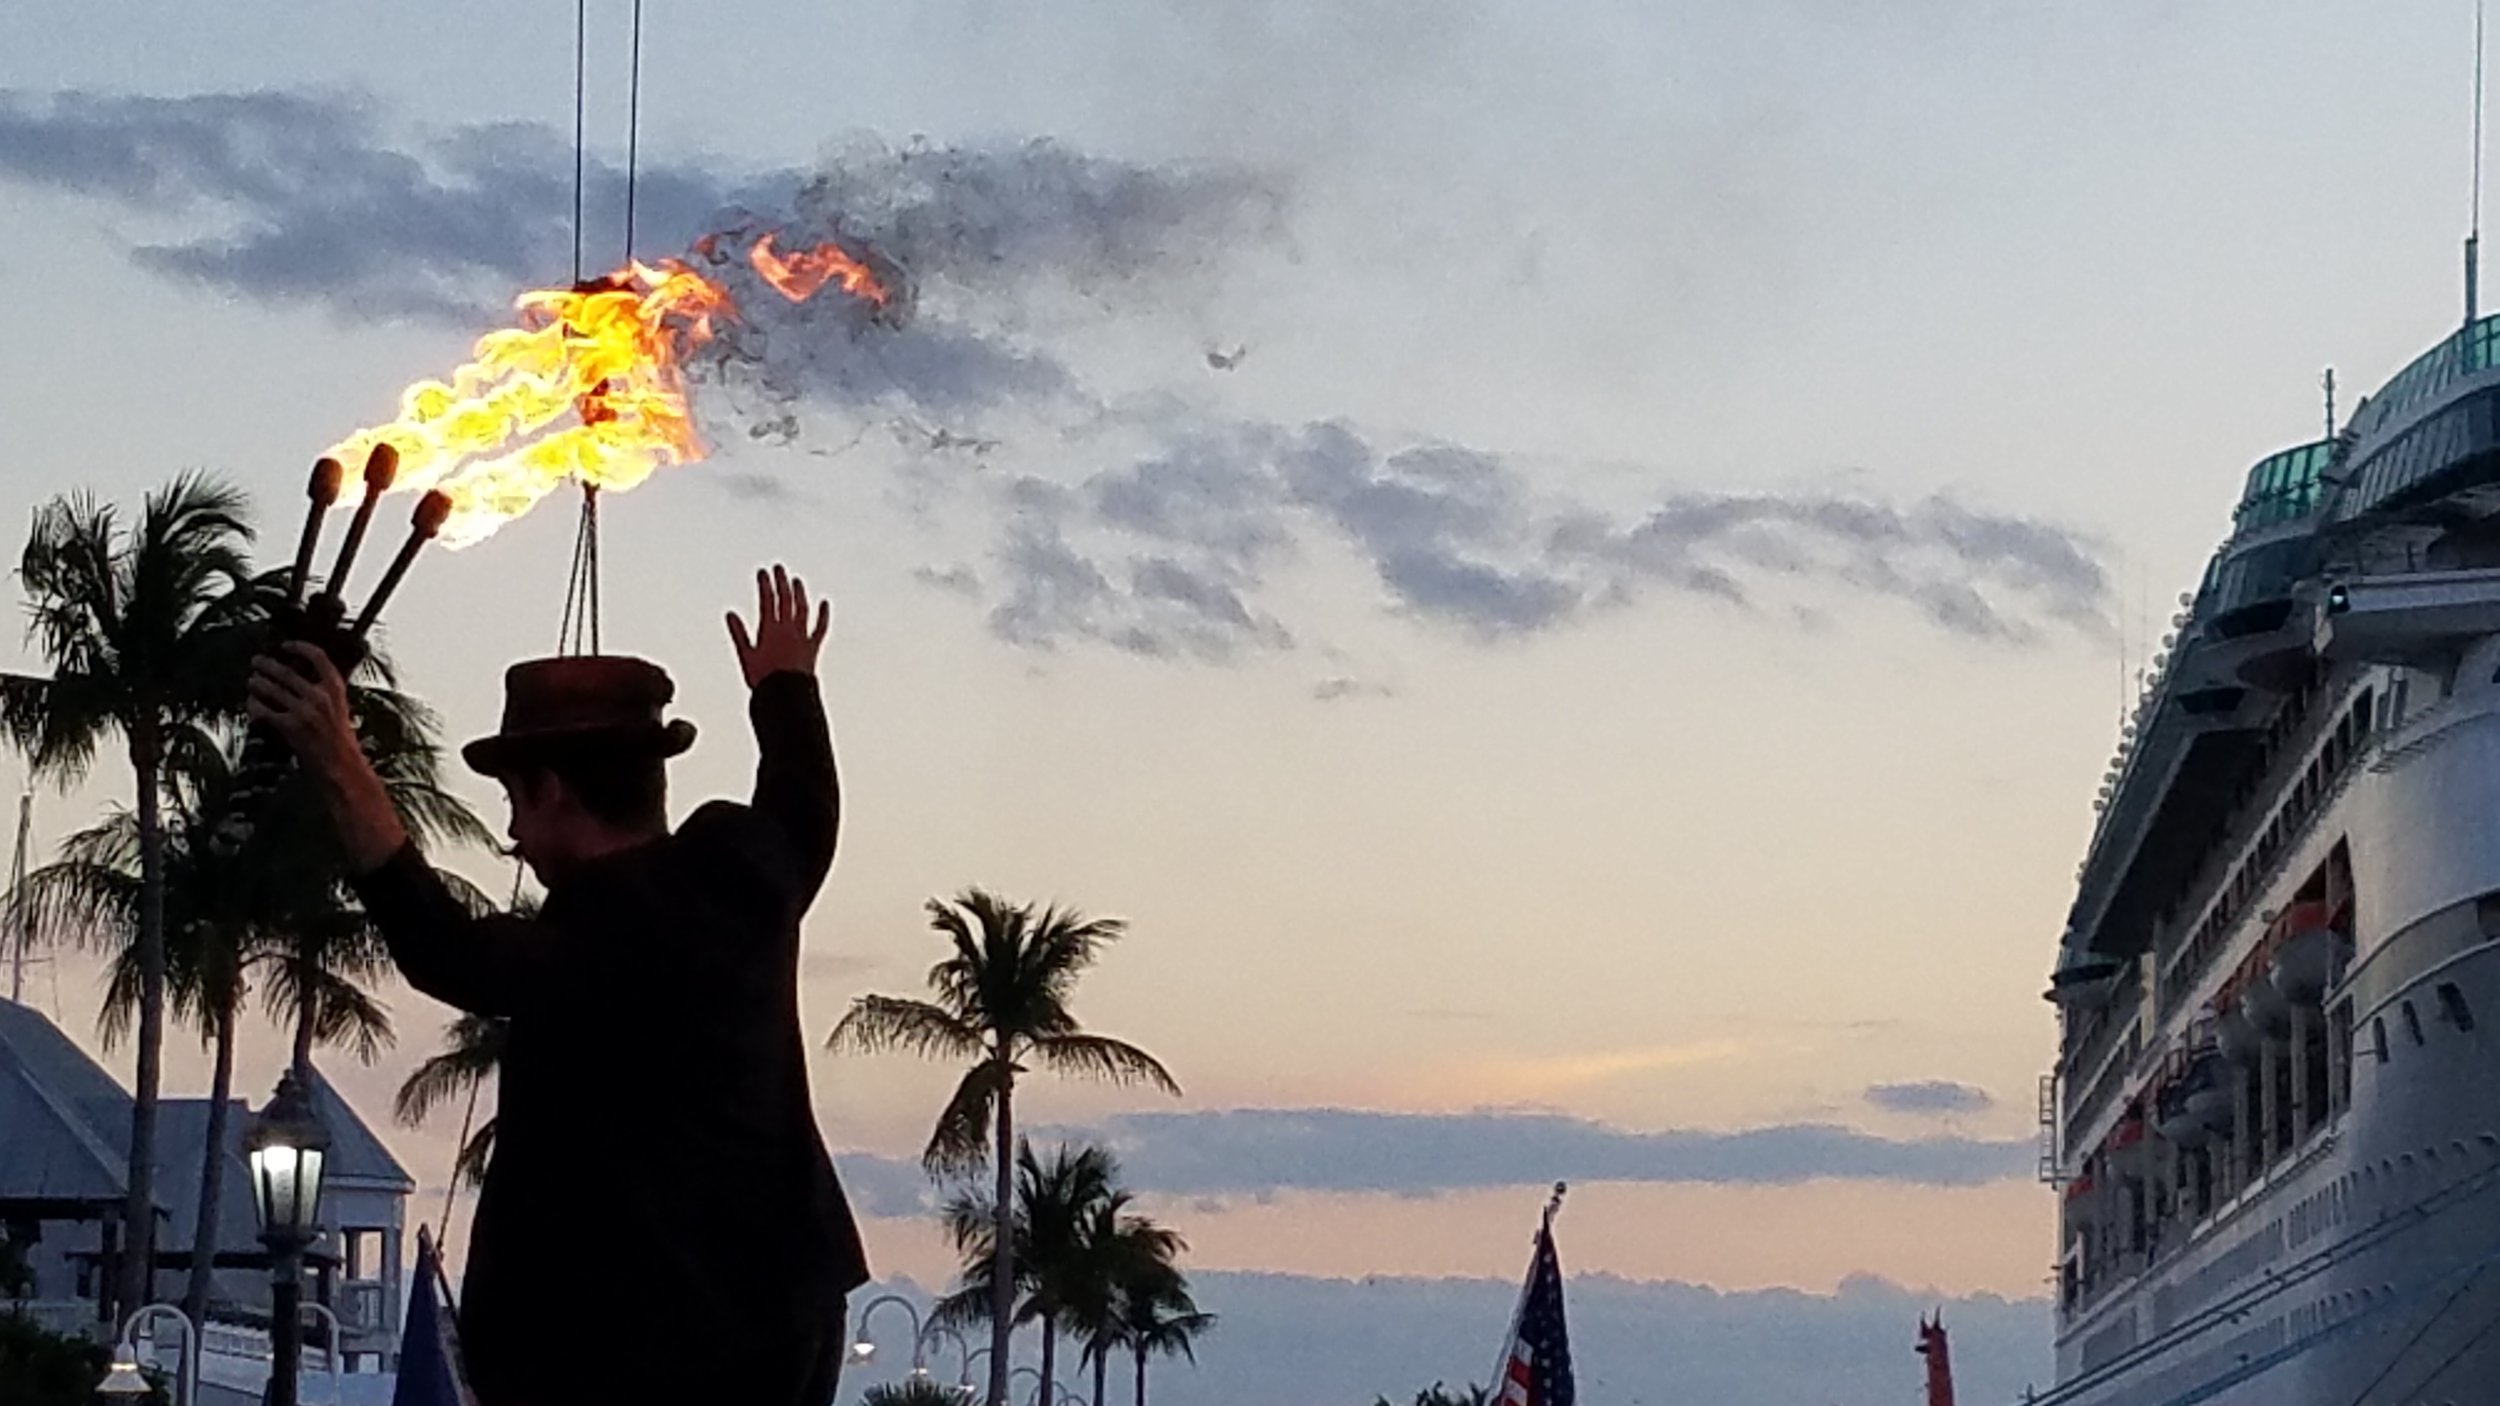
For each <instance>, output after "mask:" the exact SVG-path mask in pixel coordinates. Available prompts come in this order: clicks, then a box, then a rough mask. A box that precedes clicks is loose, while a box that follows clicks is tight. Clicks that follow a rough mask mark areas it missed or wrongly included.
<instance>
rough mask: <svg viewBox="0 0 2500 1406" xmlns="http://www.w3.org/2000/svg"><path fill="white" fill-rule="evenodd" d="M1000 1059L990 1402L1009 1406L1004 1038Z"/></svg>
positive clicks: (1009, 1217)
mask: <svg viewBox="0 0 2500 1406" xmlns="http://www.w3.org/2000/svg"><path fill="white" fill-rule="evenodd" d="M996 1057H997V1059H998V1062H999V1065H1000V1067H1001V1068H1002V1069H1004V1070H1006V1074H1005V1076H1004V1077H1003V1078H1002V1079H1000V1081H999V1087H998V1218H997V1220H996V1221H994V1222H992V1225H991V1230H992V1233H993V1234H995V1235H996V1236H997V1237H998V1239H997V1242H996V1245H995V1249H996V1251H997V1253H996V1255H995V1256H994V1258H995V1259H996V1260H997V1263H998V1270H997V1274H996V1276H995V1282H993V1283H992V1284H991V1285H990V1396H989V1403H990V1406H1007V1367H1008V1362H1007V1347H1008V1344H1009V1342H1010V1341H1012V1340H1013V1338H1014V1336H1015V1327H1016V1233H1015V1232H1016V1111H1015V1099H1016V1076H1015V1071H1014V1068H1013V1066H1012V1065H1011V1064H1010V1062H1009V1060H1008V1058H1007V1047H1006V1043H1005V1042H1004V1041H1001V1042H1000V1044H999V1048H998V1054H997V1056H996Z"/></svg>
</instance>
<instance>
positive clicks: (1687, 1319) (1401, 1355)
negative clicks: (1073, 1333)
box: [843, 1159, 2051, 1406]
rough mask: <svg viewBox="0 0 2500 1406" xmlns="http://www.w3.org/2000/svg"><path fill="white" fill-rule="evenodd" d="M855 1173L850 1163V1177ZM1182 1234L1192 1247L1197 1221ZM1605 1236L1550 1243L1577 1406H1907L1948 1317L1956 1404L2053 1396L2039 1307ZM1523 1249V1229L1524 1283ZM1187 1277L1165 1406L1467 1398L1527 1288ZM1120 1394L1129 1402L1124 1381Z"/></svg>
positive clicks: (1590, 1233)
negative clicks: (1658, 1254)
mask: <svg viewBox="0 0 2500 1406" xmlns="http://www.w3.org/2000/svg"><path fill="white" fill-rule="evenodd" d="M849 1167H850V1163H849V1161H848V1159H844V1161H843V1168H844V1174H845V1176H846V1177H847V1176H848V1174H849ZM1538 1200H1539V1198H1538V1197H1537V1196H1534V1195H1531V1196H1527V1197H1523V1198H1522V1206H1521V1223H1522V1225H1523V1227H1524V1226H1527V1225H1531V1224H1533V1222H1532V1221H1531V1220H1530V1217H1531V1216H1532V1215H1533V1213H1534V1207H1535V1205H1536V1204H1537V1203H1538ZM1180 1228H1181V1229H1182V1230H1183V1231H1186V1230H1187V1229H1188V1228H1189V1227H1188V1224H1187V1222H1185V1221H1184V1222H1182V1223H1181V1226H1180ZM1599 1234H1601V1228H1599V1227H1597V1226H1596V1225H1595V1223H1594V1222H1589V1223H1583V1222H1581V1221H1579V1220H1578V1219H1577V1218H1576V1216H1575V1214H1574V1212H1573V1210H1572V1208H1571V1207H1570V1206H1568V1205H1566V1206H1565V1207H1564V1209H1563V1214H1562V1217H1561V1219H1560V1221H1559V1222H1558V1223H1557V1226H1556V1238H1557V1241H1558V1243H1559V1246H1560V1253H1561V1255H1562V1261H1563V1268H1564V1271H1565V1274H1566V1275H1567V1279H1566V1283H1565V1289H1564V1294H1565V1297H1566V1299H1567V1300H1568V1304H1569V1310H1570V1317H1571V1349H1572V1360H1573V1369H1574V1375H1575V1376H1576V1378H1577V1380H1578V1384H1579V1387H1580V1391H1581V1395H1582V1399H1584V1400H1592V1401H1604V1402H1610V1403H1620V1404H1621V1406H1641V1403H1644V1402H1646V1403H1649V1404H1650V1406H1665V1403H1668V1402H1682V1401H1707V1402H1710V1403H1712V1406H1795V1403H1798V1402H1825V1401H1887V1400H1901V1401H1908V1400H1913V1399H1915V1398H1916V1394H1917V1391H1918V1387H1919V1384H1920V1383H1921V1382H1922V1381H1923V1380H1924V1377H1923V1376H1922V1373H1923V1372H1924V1371H1925V1368H1924V1367H1923V1366H1922V1365H1921V1364H1920V1361H1919V1359H1918V1358H1917V1357H1916V1356H1915V1355H1914V1354H1913V1353H1911V1351H1910V1341H1911V1338H1912V1329H1913V1326H1914V1325H1915V1323H1916V1322H1917V1320H1918V1319H1919V1318H1921V1317H1923V1316H1927V1315H1932V1314H1938V1313H1941V1315H1942V1317H1943V1319H1944V1323H1945V1326H1946V1328H1947V1329H1948V1330H1949V1331H1950V1332H1951V1333H1952V1335H1953V1368H1954V1379H1955V1386H1956V1387H1957V1388H1958V1389H1959V1391H1960V1392H1961V1397H1962V1399H1963V1400H1965V1401H1973V1402H1978V1403H1981V1404H1982V1406H1995V1403H1998V1402H2006V1401H2016V1400H2019V1399H2021V1397H2022V1394H2023V1389H2024V1388H2025V1387H2026V1386H2039V1385H2045V1384H2046V1383H2047V1382H2048V1381H2049V1380H2050V1371H2051V1363H2050V1350H2049V1342H2050V1331H2051V1322H2050V1313H2049V1307H2048V1303H2047V1301H2046V1300H2045V1299H2039V1298H2031V1299H2008V1298H2004V1297H2002V1296H2000V1295H1996V1294H1989V1293H1975V1294H1944V1293H1940V1292H1937V1291H1935V1290H1931V1289H1917V1288H1912V1287H1909V1286H1906V1285H1903V1284H1899V1283H1896V1282H1894V1281H1892V1280H1889V1279H1885V1278H1880V1277H1878V1276H1876V1275H1872V1274H1853V1275H1849V1276H1847V1277H1846V1278H1843V1279H1842V1280H1841V1281H1840V1282H1839V1283H1838V1284H1837V1285H1835V1286H1834V1287H1833V1289H1832V1290H1831V1292H1829V1293H1809V1292H1805V1291H1802V1290H1796V1289H1749V1290H1726V1289H1718V1288H1713V1287H1711V1286H1710V1285H1707V1284H1694V1283H1687V1282H1684V1281H1681V1280H1674V1279H1627V1278H1623V1277H1621V1276H1619V1275H1614V1274H1603V1273H1589V1272H1587V1271H1585V1270H1581V1269H1578V1268H1576V1266H1578V1265H1582V1264H1585V1263H1587V1260H1588V1257H1589V1254H1590V1249H1591V1246H1592V1243H1593V1241H1594V1240H1595V1239H1596V1238H1597V1236H1598V1235H1599ZM1526 1239H1527V1237H1526V1234H1525V1231H1524V1229H1523V1231H1522V1233H1521V1234H1520V1236H1519V1254H1520V1261H1521V1268H1522V1269H1524V1268H1525V1267H1526V1257H1527V1246H1526ZM1508 1243H1509V1242H1508V1241H1507V1240H1506V1241H1505V1242H1504V1244H1505V1245H1507V1244H1508ZM1188 1270H1189V1279H1190V1290H1191V1293H1192V1294H1193V1295H1194V1296H1195V1297H1196V1298H1197V1300H1198V1303H1199V1306H1200V1307H1201V1308H1203V1309H1205V1310H1206V1311H1208V1312H1210V1313H1213V1314H1214V1315H1216V1320H1217V1323H1216V1329H1215V1331H1214V1332H1213V1333H1211V1334H1209V1335H1208V1336H1206V1337H1204V1338H1202V1339H1201V1340H1200V1341H1199V1342H1198V1343H1197V1345H1196V1355H1195V1360H1194V1362H1193V1361H1191V1360H1189V1359H1179V1358H1175V1359H1171V1360H1168V1361H1158V1362H1157V1363H1156V1364H1155V1366H1154V1367H1153V1369H1152V1371H1153V1380H1152V1391H1151V1393H1150V1395H1151V1397H1152V1399H1153V1400H1155V1401H1158V1402H1162V1403H1164V1406H1237V1403H1240V1402H1245V1401H1311V1402H1326V1401H1341V1402H1360V1401H1368V1400H1371V1399H1373V1398H1375V1397H1383V1396H1385V1397H1387V1398H1388V1399H1390V1400H1392V1401H1409V1400H1412V1399H1413V1398H1414V1395H1415V1393H1416V1392H1417V1391H1419V1390H1421V1389H1423V1388H1424V1387H1426V1386H1429V1385H1431V1384H1432V1383H1433V1382H1435V1381H1439V1382H1443V1383H1445V1384H1448V1385H1451V1386H1458V1387H1464V1386H1466V1385H1468V1384H1471V1383H1475V1382H1480V1381H1482V1380H1484V1377H1485V1371H1486V1369H1487V1368H1488V1367H1489V1366H1491V1365H1492V1362H1491V1353H1490V1352H1489V1351H1488V1349H1487V1348H1486V1346H1485V1345H1486V1344H1487V1343H1496V1344H1498V1343H1499V1341H1500V1338H1501V1333H1502V1329H1503V1326H1504V1325H1505V1324H1507V1323H1508V1322H1509V1321H1510V1314H1511V1311H1512V1309H1513V1308H1514V1307H1515V1305H1516V1304H1517V1301H1518V1296H1519V1283H1518V1281H1517V1280H1516V1279H1514V1278H1509V1277H1486V1278H1461V1277H1448V1278H1426V1277H1423V1276H1416V1275H1387V1274H1372V1275H1365V1276H1363V1277H1361V1278H1359V1279H1340V1278H1327V1277H1323V1276H1318V1275H1303V1274H1275V1273H1254V1272H1244V1271H1241V1270H1227V1269H1221V1268H1205V1267H1201V1266H1198V1265H1196V1264H1191V1265H1189V1266H1188ZM936 1287H937V1288H939V1289H942V1288H944V1287H945V1286H943V1285H940V1286H936ZM888 1293H891V1294H897V1295H900V1296H901V1297H902V1298H903V1299H904V1300H905V1301H906V1302H908V1303H910V1304H912V1305H913V1306H914V1307H917V1308H919V1309H921V1310H923V1311H924V1312H925V1311H926V1310H927V1309H928V1308H929V1307H930V1305H931V1301H932V1299H933V1297H934V1290H933V1289H932V1287H931V1286H927V1285H922V1284H920V1283H917V1282H915V1281H914V1280H912V1279H910V1278H908V1277H897V1278H893V1279H888V1280H884V1281H881V1282H879V1283H876V1284H873V1285H868V1286H865V1287H863V1288H861V1289H860V1290H858V1291H857V1293H856V1294H855V1295H854V1296H853V1298H852V1302H853V1303H862V1302H866V1301H867V1300H869V1299H872V1298H876V1297H879V1296H881V1295H884V1294H888ZM903 1319H904V1316H903V1315H901V1314H894V1315H891V1316H879V1317H876V1318H873V1319H872V1320H871V1321H870V1324H869V1327H870V1328H871V1329H872V1330H873V1331H874V1332H875V1333H876V1334H877V1341H878V1342H879V1343H880V1345H881V1346H882V1347H883V1348H884V1350H883V1351H880V1352H879V1353H878V1354H877V1355H876V1357H875V1358H874V1359H873V1360H872V1361H871V1362H869V1363H868V1364H866V1365H864V1366H854V1367H851V1368H848V1369H846V1370H845V1371H844V1373H843V1380H844V1381H845V1382H846V1383H854V1384H856V1385H857V1386H860V1387H867V1386H872V1385H875V1384H877V1383H880V1382H891V1381H896V1380H899V1379H900V1378H901V1377H902V1376H903V1375H904V1374H905V1373H906V1372H907V1371H908V1370H909V1369H910V1366H911V1358H910V1355H909V1354H908V1353H907V1352H904V1351H902V1350H901V1349H902V1334H903V1331H904V1321H903ZM956 1351H957V1349H956V1348H955V1347H954V1345H953V1344H952V1343H951V1342H949V1341H947V1340H945V1339H939V1340H938V1341H937V1343H936V1344H934V1345H933V1346H932V1349H931V1355H930V1361H929V1366H930V1367H931V1368H932V1370H934V1371H935V1372H936V1374H937V1376H938V1378H939V1380H941V1381H951V1380H953V1378H954V1374H955V1372H956V1370H957V1365H958V1363H957V1358H956ZM1113 1390H1114V1392H1115V1393H1116V1392H1120V1391H1123V1390H1124V1388H1122V1387H1121V1386H1119V1385H1118V1382H1117V1379H1116V1378H1115V1380H1114V1385H1113ZM1116 1399H1120V1400H1126V1399H1127V1398H1126V1397H1125V1396H1120V1397H1117V1398H1116Z"/></svg>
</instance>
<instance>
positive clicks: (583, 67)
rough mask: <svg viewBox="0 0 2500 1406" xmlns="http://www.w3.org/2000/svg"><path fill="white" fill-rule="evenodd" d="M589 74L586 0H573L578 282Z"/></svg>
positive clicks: (575, 259)
mask: <svg viewBox="0 0 2500 1406" xmlns="http://www.w3.org/2000/svg"><path fill="white" fill-rule="evenodd" d="M589 74H590V0H573V281H574V282H575V283H579V282H581V281H582V168H583V164H584V161H583V152H584V140H583V137H584V125H583V124H584V117H583V112H584V92H585V90H586V85H587V83H588V80H589Z"/></svg>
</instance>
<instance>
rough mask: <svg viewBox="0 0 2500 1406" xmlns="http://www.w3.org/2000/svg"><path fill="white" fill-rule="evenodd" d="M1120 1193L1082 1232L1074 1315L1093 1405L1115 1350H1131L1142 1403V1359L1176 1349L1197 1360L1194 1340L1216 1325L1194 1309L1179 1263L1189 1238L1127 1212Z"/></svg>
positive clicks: (1140, 1403) (1100, 1396) (1209, 1316)
mask: <svg viewBox="0 0 2500 1406" xmlns="http://www.w3.org/2000/svg"><path fill="white" fill-rule="evenodd" d="M1125 1201H1126V1197H1125V1195H1122V1196H1121V1197H1119V1198H1117V1202H1118V1204H1113V1203H1106V1204H1105V1205H1104V1206H1102V1207H1100V1208H1098V1209H1097V1210H1096V1213H1095V1219H1094V1224H1093V1227H1092V1228H1091V1230H1090V1231H1089V1232H1088V1234H1087V1237H1086V1239H1087V1249H1088V1252H1089V1259H1090V1260H1091V1269H1090V1272H1089V1274H1088V1275H1087V1279H1086V1287H1087V1293H1086V1297H1085V1298H1084V1299H1083V1301H1082V1302H1080V1304H1079V1306H1078V1311H1077V1314H1076V1315H1075V1316H1076V1319H1077V1322H1078V1326H1079V1329H1080V1331H1081V1332H1083V1334H1084V1335H1085V1357H1086V1359H1087V1360H1088V1361H1090V1362H1092V1363H1093V1367H1094V1401H1095V1406H1102V1401H1103V1398H1104V1395H1105V1393H1106V1389H1107V1387H1108V1386H1109V1383H1108V1381H1107V1380H1106V1378H1107V1377H1108V1375H1109V1372H1110V1366H1111V1355H1112V1354H1113V1353H1114V1352H1118V1351H1121V1350H1124V1349H1125V1350H1127V1351H1129V1352H1130V1353H1132V1354H1133V1355H1134V1356H1135V1358H1136V1362H1137V1393H1136V1401H1137V1406H1145V1400H1146V1361H1147V1359H1148V1358H1149V1357H1150V1356H1152V1355H1154V1354H1156V1353H1162V1354H1165V1355H1173V1354H1178V1355H1182V1356H1186V1357H1188V1358H1189V1359H1190V1360H1191V1361H1193V1362H1194V1361H1196V1360H1197V1352H1196V1349H1195V1347H1194V1344H1195V1342H1196V1340H1197V1339H1198V1338H1200V1337H1202V1336H1204V1335H1205V1334H1207V1333H1209V1332H1212V1331H1213V1330H1214V1328H1215V1315H1214V1314H1212V1313H1202V1312H1200V1311H1199V1309H1198V1304H1197V1301H1196V1300H1195V1299H1193V1298H1191V1297H1190V1293H1189V1279H1188V1276H1186V1275H1184V1274H1182V1273H1181V1271H1180V1267H1179V1265H1178V1263H1177V1261H1178V1260H1179V1258H1180V1256H1181V1255H1182V1253H1183V1252H1185V1251H1187V1250H1188V1248H1189V1242H1187V1241H1186V1240H1183V1239H1182V1238H1181V1237H1180V1235H1179V1233H1178V1232H1176V1231H1173V1230H1171V1229H1168V1228H1166V1227H1164V1226H1161V1225H1158V1224H1156V1223H1155V1222H1154V1221H1152V1220H1150V1219H1148V1218H1147V1217H1145V1216H1140V1215H1129V1214H1125V1213H1124V1212H1123V1211H1122V1209H1121V1205H1122V1204H1125Z"/></svg>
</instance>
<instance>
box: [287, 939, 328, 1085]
mask: <svg viewBox="0 0 2500 1406" xmlns="http://www.w3.org/2000/svg"><path fill="white" fill-rule="evenodd" d="M305 940H306V939H303V938H298V939H297V941H299V942H301V941H305ZM297 959H298V960H299V961H300V962H301V963H302V965H303V970H301V971H299V972H297V974H296V982H295V990H296V998H295V999H296V1006H295V1054H294V1062H293V1064H292V1065H290V1066H289V1067H290V1068H292V1069H293V1070H294V1072H295V1081H296V1082H297V1083H299V1084H304V1085H306V1086H307V1087H306V1089H305V1095H306V1096H307V1097H310V1096H311V1093H312V1090H311V1088H310V1087H309V1086H310V1085H311V1083H312V1051H313V1025H314V1023H315V1021H316V1019H317V1018H318V1017H319V1016H320V1014H321V988H320V986H319V985H317V984H316V982H317V980H318V978H319V976H320V973H319V971H318V970H317V969H316V968H315V967H314V965H313V960H312V953H311V952H310V951H304V952H301V953H299V954H298V958H297Z"/></svg>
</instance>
